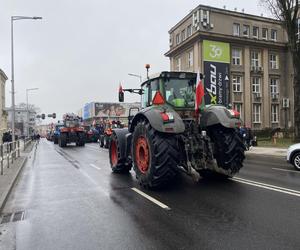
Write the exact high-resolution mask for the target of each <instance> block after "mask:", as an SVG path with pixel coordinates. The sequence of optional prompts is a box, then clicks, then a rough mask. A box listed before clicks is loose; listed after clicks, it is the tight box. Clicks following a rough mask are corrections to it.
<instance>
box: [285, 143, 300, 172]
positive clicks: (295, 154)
mask: <svg viewBox="0 0 300 250" xmlns="http://www.w3.org/2000/svg"><path fill="white" fill-rule="evenodd" d="M286 160H287V162H289V163H291V164H293V165H294V167H295V168H296V169H297V170H299V171H300V143H297V144H294V145H291V146H290V147H289V148H288V150H287V156H286Z"/></svg>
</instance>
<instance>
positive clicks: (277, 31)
mask: <svg viewBox="0 0 300 250" xmlns="http://www.w3.org/2000/svg"><path fill="white" fill-rule="evenodd" d="M169 35H170V49H169V51H168V52H167V53H166V54H165V55H166V56H167V57H169V58H170V68H171V70H174V71H193V72H197V71H198V70H199V71H200V72H204V73H205V78H204V82H205V84H206V85H207V83H208V82H209V81H210V80H211V79H209V78H211V75H210V73H211V71H207V70H208V69H207V66H206V61H208V62H211V61H213V60H210V59H211V58H217V57H218V56H220V55H221V54H222V52H223V50H222V48H223V47H228V61H226V62H223V61H219V62H222V63H223V64H224V63H225V66H224V67H225V68H224V70H225V71H226V70H227V71H228V75H226V76H225V80H228V84H227V88H228V90H229V94H228V101H229V103H230V104H232V106H233V107H234V109H236V110H237V111H239V112H240V114H241V118H242V120H243V121H244V123H245V125H246V126H250V127H252V128H253V129H257V130H260V129H264V128H278V127H280V128H289V127H292V126H293V123H294V119H293V66H292V60H291V56H290V54H289V51H288V49H287V35H286V32H285V29H284V27H283V25H282V23H281V22H280V21H277V20H274V19H270V18H265V17H262V16H255V15H249V14H245V13H243V12H242V13H239V12H237V11H229V10H226V9H218V8H214V7H209V6H203V5H200V6H198V7H197V8H195V9H194V10H193V11H191V12H190V13H189V14H188V15H187V16H186V17H184V18H183V19H182V20H181V21H180V22H179V23H178V24H176V25H175V26H174V27H173V28H171V30H170V31H169ZM208 48H209V52H208ZM207 53H209V55H207ZM207 57H210V59H207ZM223 57H224V55H223ZM220 58H221V57H220ZM216 62H218V60H216ZM207 65H209V63H208V64H207ZM222 67H223V66H222ZM225 71H224V72H225ZM224 74H227V73H224ZM226 78H227V79H226ZM206 85H205V86H206ZM206 90H208V89H206Z"/></svg>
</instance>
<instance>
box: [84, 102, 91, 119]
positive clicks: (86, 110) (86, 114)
mask: <svg viewBox="0 0 300 250" xmlns="http://www.w3.org/2000/svg"><path fill="white" fill-rule="evenodd" d="M92 108H93V103H92V102H90V103H87V104H85V105H84V108H83V117H82V118H83V120H87V119H90V118H91V117H93V114H92V113H93V112H92Z"/></svg>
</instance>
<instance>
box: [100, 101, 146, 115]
mask: <svg viewBox="0 0 300 250" xmlns="http://www.w3.org/2000/svg"><path fill="white" fill-rule="evenodd" d="M133 107H140V103H105V102H96V103H95V117H107V118H109V117H114V118H117V117H120V118H125V117H128V115H129V109H130V108H133Z"/></svg>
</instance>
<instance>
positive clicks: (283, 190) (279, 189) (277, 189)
mask: <svg viewBox="0 0 300 250" xmlns="http://www.w3.org/2000/svg"><path fill="white" fill-rule="evenodd" d="M232 180H233V181H235V182H239V183H243V184H247V185H250V186H255V187H260V188H264V189H268V190H272V191H275V192H279V193H284V194H289V195H293V196H297V197H300V191H297V190H293V189H289V188H283V187H279V186H274V185H269V184H265V183H261V182H257V181H251V180H246V179H243V178H239V177H233V178H232Z"/></svg>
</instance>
